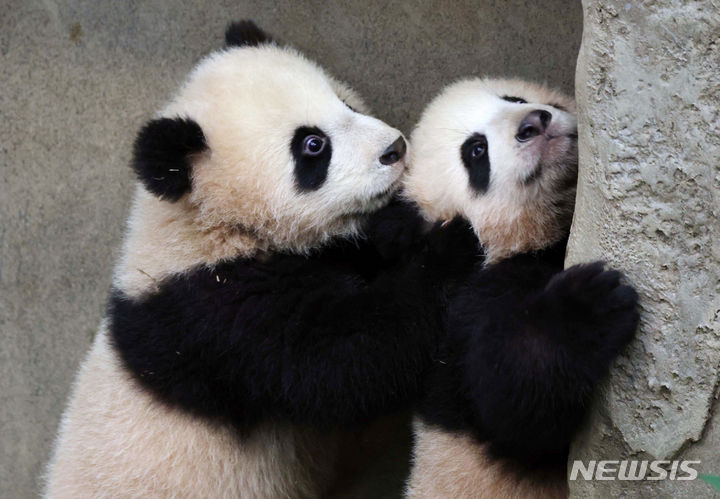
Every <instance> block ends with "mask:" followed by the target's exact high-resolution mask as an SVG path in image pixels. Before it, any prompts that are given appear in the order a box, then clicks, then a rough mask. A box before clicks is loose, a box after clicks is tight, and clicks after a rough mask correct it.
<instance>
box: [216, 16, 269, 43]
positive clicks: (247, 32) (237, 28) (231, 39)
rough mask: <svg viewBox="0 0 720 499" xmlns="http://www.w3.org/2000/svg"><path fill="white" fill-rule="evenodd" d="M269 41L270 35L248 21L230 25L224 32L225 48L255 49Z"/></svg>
mask: <svg viewBox="0 0 720 499" xmlns="http://www.w3.org/2000/svg"><path fill="white" fill-rule="evenodd" d="M271 41H272V38H271V37H270V35H268V34H267V33H265V32H264V31H263V30H261V29H260V28H259V27H258V25H257V24H255V23H254V22H252V21H251V20H249V19H244V20H242V21H235V22H233V23H230V25H229V26H228V27H227V29H226V30H225V46H226V47H256V46H258V45H260V44H261V43H267V42H271Z"/></svg>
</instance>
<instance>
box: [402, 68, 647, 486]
mask: <svg viewBox="0 0 720 499" xmlns="http://www.w3.org/2000/svg"><path fill="white" fill-rule="evenodd" d="M574 110H575V105H574V102H573V101H572V99H570V98H569V97H566V96H563V95H561V94H559V93H556V92H552V91H550V90H548V89H546V88H544V87H541V86H538V85H534V84H531V83H526V82H522V81H517V80H481V79H472V80H466V81H461V82H458V83H456V84H453V85H451V86H449V87H448V88H446V89H445V90H444V91H443V92H442V93H441V94H440V95H439V96H438V97H437V98H436V99H435V100H434V101H433V102H432V103H431V104H430V105H429V106H428V107H427V109H426V110H425V112H424V114H423V116H422V118H421V120H420V122H419V124H418V125H417V127H416V129H415V130H414V132H413V134H412V139H411V143H412V146H413V147H412V150H411V154H410V159H409V166H408V168H409V171H408V174H407V175H406V177H405V194H406V196H407V197H408V198H409V199H410V200H412V201H414V202H416V203H417V204H418V205H419V206H420V209H421V211H422V213H423V215H424V217H425V218H426V219H427V220H429V221H435V222H436V221H442V220H450V219H453V220H452V222H450V223H449V224H447V223H445V224H444V225H446V226H445V228H444V229H441V230H440V231H437V230H436V231H434V234H432V233H431V235H432V237H434V238H436V239H437V238H440V240H442V239H445V241H444V243H442V244H443V247H444V248H445V252H446V260H447V261H451V262H454V263H455V265H456V266H457V265H458V264H460V265H461V266H462V264H461V263H460V262H465V263H464V265H466V267H465V272H466V276H465V277H464V278H463V279H462V280H461V282H460V283H459V284H456V285H454V286H451V287H450V288H449V290H448V292H447V309H446V314H445V320H444V330H445V331H444V336H443V338H442V339H441V342H440V347H439V350H438V353H437V354H436V355H435V357H434V362H433V367H432V368H431V370H430V375H429V377H428V380H427V383H426V386H425V388H424V390H425V396H424V399H423V401H422V402H421V404H420V407H419V410H418V418H417V420H416V424H415V430H416V432H415V433H416V434H415V436H416V442H415V449H414V463H413V468H412V472H411V477H410V479H409V482H408V486H407V496H408V497H412V498H438V497H467V498H470V497H473V498H474V497H488V498H491V497H564V496H566V495H567V485H566V461H567V455H568V448H569V444H570V441H571V439H572V437H573V435H574V434H575V432H576V430H577V429H578V427H579V425H580V423H581V421H582V419H583V416H584V415H585V413H586V411H587V409H588V406H589V403H590V399H591V394H592V392H593V389H594V387H595V386H596V385H597V383H598V381H599V380H600V379H601V378H602V377H603V376H604V375H605V374H606V373H607V371H608V368H609V366H610V363H611V362H612V360H613V359H614V358H615V357H616V356H617V355H618V354H619V353H620V351H621V350H622V349H623V347H624V346H625V345H626V344H627V343H628V342H629V341H630V340H631V338H632V336H633V334H634V331H635V328H636V325H637V321H638V313H637V295H636V293H635V291H634V290H633V289H632V288H631V287H629V286H626V285H622V284H621V283H620V277H621V276H620V274H619V273H618V272H616V271H606V270H604V269H603V264H602V263H599V262H598V263H591V264H584V265H576V266H573V267H570V268H569V269H567V270H563V262H564V256H565V244H566V241H567V236H568V232H569V228H570V222H571V217H572V211H573V206H574V199H575V186H576V181H577V144H576V141H577V131H576V121H575V118H574V116H573V113H574ZM466 220H467V221H469V223H468V222H467V221H466ZM478 242H479V244H478Z"/></svg>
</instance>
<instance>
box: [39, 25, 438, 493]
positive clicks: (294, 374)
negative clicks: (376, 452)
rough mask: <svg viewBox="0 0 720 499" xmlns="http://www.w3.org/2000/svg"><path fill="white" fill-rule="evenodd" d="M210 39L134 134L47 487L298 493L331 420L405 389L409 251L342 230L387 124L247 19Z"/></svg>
mask: <svg viewBox="0 0 720 499" xmlns="http://www.w3.org/2000/svg"><path fill="white" fill-rule="evenodd" d="M226 40H227V43H228V45H229V46H230V48H228V49H226V50H223V51H220V52H218V53H215V54H212V55H210V56H209V57H207V58H206V59H205V60H203V61H202V62H201V63H200V64H199V65H198V66H197V68H196V69H195V70H194V71H193V73H192V74H191V75H190V77H189V79H188V81H187V82H186V83H185V85H184V86H183V87H182V89H181V90H180V91H179V93H178V95H177V97H176V98H175V99H174V100H173V101H172V102H171V103H170V104H169V105H168V106H167V107H166V108H165V110H164V111H163V112H162V113H160V115H159V116H158V117H157V119H155V120H153V121H151V122H150V123H149V124H148V125H147V126H146V127H144V128H143V129H142V130H141V132H140V134H139V136H138V139H137V141H136V147H135V157H134V161H133V167H134V169H135V171H136V174H137V175H138V178H139V180H140V182H139V185H138V188H137V191H136V196H135V200H134V203H133V207H132V210H131V214H130V218H129V221H128V233H127V236H126V239H125V243H124V247H123V252H122V257H121V259H120V261H119V263H118V265H117V267H116V269H115V274H114V278H113V293H112V297H111V300H110V306H109V310H108V320H107V321H106V325H104V326H103V327H102V328H101V331H100V333H99V334H98V335H97V337H96V340H95V343H94V346H93V348H92V350H91V352H90V353H89V355H88V357H87V359H86V361H85V363H84V364H83V367H82V368H81V370H80V373H79V375H78V378H77V380H76V383H75V387H74V389H73V394H72V397H71V400H70V404H69V407H68V409H67V410H66V412H65V414H64V416H63V423H62V425H61V428H60V434H59V437H58V441H57V444H56V447H55V450H54V453H53V457H52V460H51V463H50V466H49V471H48V477H47V478H48V480H47V491H46V494H47V496H49V497H122V496H142V497H249V498H252V497H257V498H260V497H262V498H265V497H317V496H319V495H322V494H323V493H324V491H326V490H327V489H328V488H329V487H330V486H331V484H332V480H333V475H334V467H335V465H336V463H335V461H336V452H337V449H338V445H339V441H340V439H341V438H342V436H341V435H340V433H339V432H338V431H336V430H335V428H339V427H347V426H353V425H359V424H362V423H364V422H367V421H368V420H370V419H372V418H373V417H375V416H378V415H380V414H385V413H389V412H392V411H393V410H395V409H396V408H398V407H400V406H401V405H402V404H403V403H407V401H408V400H409V399H411V398H412V397H413V396H414V394H415V393H416V392H417V390H418V385H419V382H418V378H419V374H420V370H421V369H422V367H423V365H424V364H425V363H426V360H427V358H428V352H427V343H428V342H429V341H430V336H431V335H432V334H435V332H436V328H437V327H438V323H437V310H434V309H433V308H432V307H420V306H419V304H421V303H423V302H426V301H428V299H427V297H426V296H425V295H424V294H423V293H425V292H432V287H430V286H425V285H422V282H421V280H422V279H424V278H423V277H422V276H423V275H424V273H423V272H421V266H420V263H421V262H420V261H419V260H418V261H403V262H400V263H398V261H397V258H398V257H397V256H393V258H395V259H396V260H395V261H393V262H391V261H389V260H387V259H386V258H384V257H383V256H382V254H381V251H380V248H382V247H386V246H388V245H387V244H382V243H380V241H381V240H382V239H383V237H385V236H384V235H383V234H384V233H386V232H387V231H386V230H384V229H383V228H382V225H381V224H380V225H378V224H371V227H370V232H371V233H372V235H371V240H372V241H374V240H375V238H376V237H377V238H379V239H378V242H377V245H376V247H377V249H369V250H368V249H367V247H368V246H367V245H370V244H375V243H374V242H373V243H371V242H368V243H357V244H354V243H353V242H352V241H351V240H350V238H352V237H353V236H355V235H357V234H359V230H360V227H361V226H362V225H363V223H365V222H367V218H368V215H369V214H370V213H372V212H374V211H376V210H377V209H378V208H380V207H382V206H383V205H385V204H386V203H387V202H388V201H389V199H390V197H391V195H392V193H393V191H394V190H395V188H396V186H397V185H398V179H399V177H400V175H401V173H402V172H403V170H404V163H403V160H402V158H398V161H397V162H396V163H393V164H383V162H381V161H380V157H381V156H382V155H383V153H384V151H385V150H386V149H387V148H388V146H389V145H391V144H393V143H394V142H395V141H396V140H397V139H398V137H399V136H400V132H398V131H397V130H395V129H393V128H391V127H389V126H387V125H386V124H384V123H382V122H380V121H379V120H377V119H375V118H372V117H370V116H368V115H366V114H362V113H364V112H366V107H365V106H364V104H363V103H362V101H361V100H360V99H359V98H358V97H357V96H356V95H355V94H354V93H353V92H352V91H351V90H350V89H349V88H347V87H346V86H345V85H343V84H341V83H339V82H338V81H336V80H334V79H333V78H332V77H330V76H328V75H327V74H326V73H325V72H324V71H323V70H322V69H321V68H319V67H318V66H317V65H315V64H314V63H312V62H310V61H308V60H307V59H305V58H304V57H303V56H302V55H300V54H299V53H297V52H295V51H294V50H292V49H289V48H285V47H280V46H277V45H275V44H273V43H271V42H268V40H269V37H268V36H267V35H265V34H264V33H263V32H262V31H260V30H259V28H257V26H255V25H254V24H252V23H251V22H242V23H239V24H233V25H231V26H230V28H229V29H228V32H227V34H226ZM346 104H347V105H346ZM348 106H352V109H351V108H350V107H348ZM304 127H307V128H312V129H318V130H320V131H322V133H323V134H324V135H325V136H326V137H328V138H329V139H330V140H331V141H332V148H331V154H329V158H326V159H327V161H325V163H324V164H323V165H322V170H323V178H322V182H317V183H314V184H313V189H311V190H308V189H302V188H300V187H302V186H299V185H298V182H297V180H298V177H297V173H296V169H297V166H298V161H299V159H298V158H299V155H300V156H301V155H302V154H303V153H302V151H301V152H300V153H298V152H297V151H295V154H294V153H293V150H292V147H291V145H292V144H291V143H292V139H293V137H294V136H295V134H296V133H297V131H298V130H300V129H303V128H304ZM311 168H313V167H312V166H311ZM175 170H177V171H175ZM390 209H391V210H392V209H393V208H390ZM343 240H344V241H345V242H338V241H343ZM331 243H333V244H331ZM372 247H375V246H372ZM350 260H351V261H352V262H353V263H352V264H348V263H347V262H348V261H350ZM396 264H398V267H397V269H396V271H395V272H394V273H392V274H390V273H388V274H387V275H385V273H384V272H381V270H382V269H383V266H385V265H387V266H390V265H396ZM430 302H432V301H431V300H430ZM313 428H315V429H313Z"/></svg>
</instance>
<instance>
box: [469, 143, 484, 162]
mask: <svg viewBox="0 0 720 499" xmlns="http://www.w3.org/2000/svg"><path fill="white" fill-rule="evenodd" d="M486 149H487V142H486V141H480V140H478V141H477V142H474V143H473V145H472V148H471V149H470V156H472V158H473V159H477V158H479V157H481V156H482V155H483V154H485V150H486Z"/></svg>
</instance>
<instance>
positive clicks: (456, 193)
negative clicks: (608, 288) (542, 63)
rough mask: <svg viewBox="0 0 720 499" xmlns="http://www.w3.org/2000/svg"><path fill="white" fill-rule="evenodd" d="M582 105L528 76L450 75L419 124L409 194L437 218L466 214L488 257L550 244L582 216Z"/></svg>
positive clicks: (407, 184)
mask: <svg viewBox="0 0 720 499" xmlns="http://www.w3.org/2000/svg"><path fill="white" fill-rule="evenodd" d="M574 112H575V105H574V102H573V100H572V99H571V98H569V97H566V96H564V95H561V94H559V93H556V92H553V91H550V90H548V89H546V88H544V87H541V86H538V85H534V84H531V83H527V82H523V81H518V80H481V79H472V80H465V81H460V82H458V83H455V84H453V85H450V86H449V87H447V88H446V89H445V90H444V91H443V92H442V93H441V94H440V95H439V96H438V97H437V98H436V99H435V100H434V101H433V102H432V103H431V104H430V105H429V106H428V107H427V109H426V110H425V112H424V113H423V115H422V118H421V120H420V123H419V124H418V125H417V127H416V128H415V130H414V132H413V134H412V137H411V143H412V145H413V148H412V151H411V154H410V158H409V171H408V174H407V176H406V179H405V191H406V195H407V196H408V197H410V198H411V199H413V200H414V201H416V202H417V203H418V204H419V205H420V207H421V209H422V210H423V212H424V214H425V216H426V218H428V219H430V220H444V219H450V218H452V217H454V216H456V215H462V216H464V217H466V218H467V219H468V220H469V221H470V222H471V223H472V225H473V227H474V229H475V231H476V233H477V235H478V238H479V239H480V242H481V243H482V244H483V246H484V248H485V251H486V253H487V260H488V262H492V261H496V260H498V259H501V258H504V257H506V256H509V255H511V254H514V253H518V252H522V251H529V250H534V249H540V248H544V247H547V246H549V245H550V244H552V243H554V242H556V241H557V240H559V239H560V238H561V237H562V236H563V234H564V232H565V231H566V230H567V228H568V227H569V223H570V220H571V216H572V209H573V205H574V199H575V185H576V180H577V121H576V119H575V117H574Z"/></svg>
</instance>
